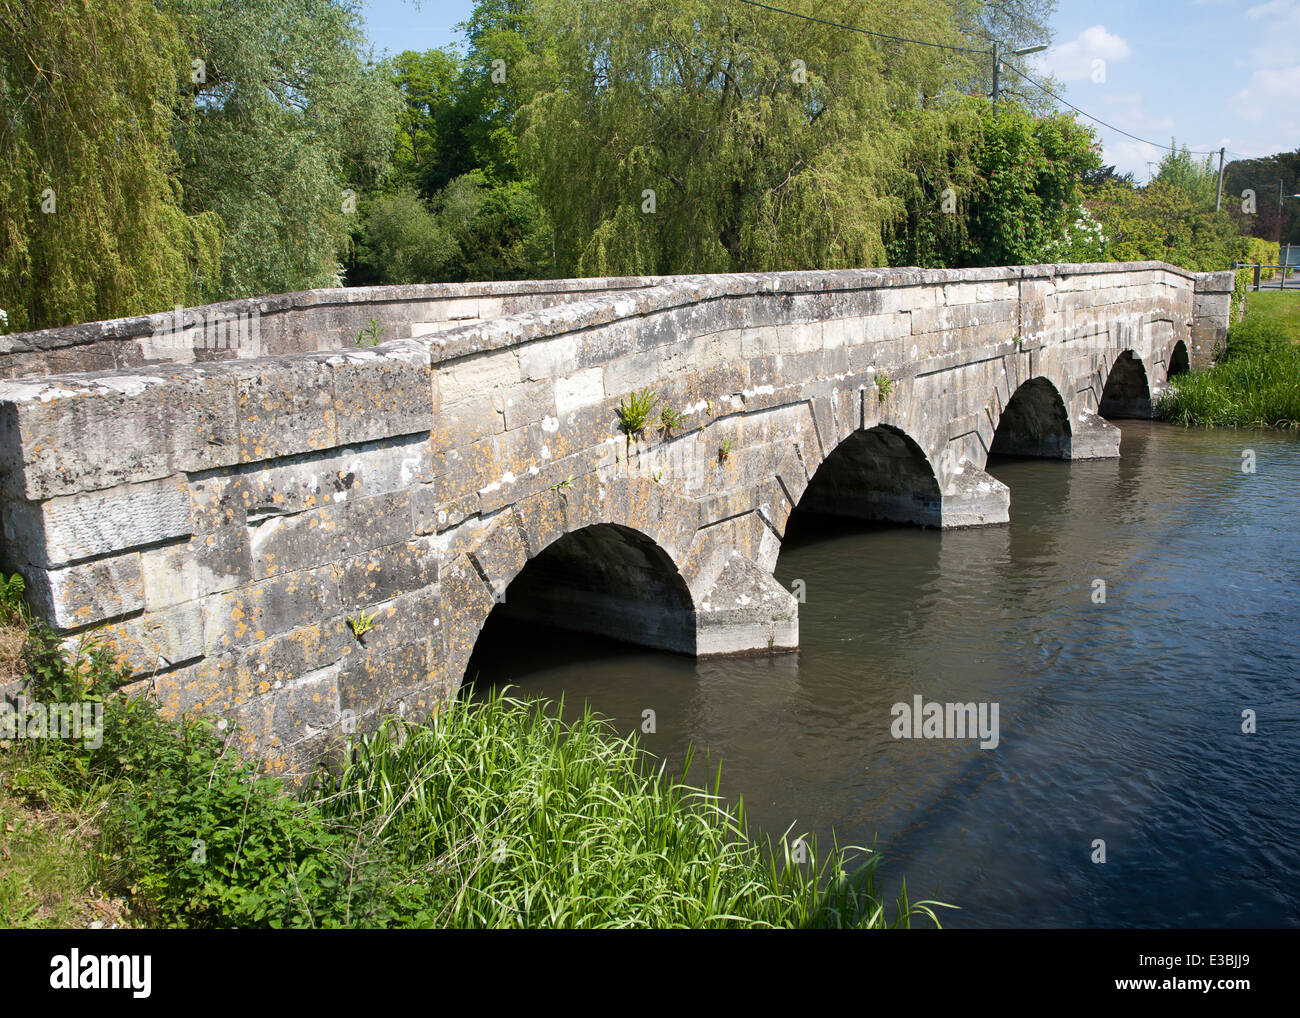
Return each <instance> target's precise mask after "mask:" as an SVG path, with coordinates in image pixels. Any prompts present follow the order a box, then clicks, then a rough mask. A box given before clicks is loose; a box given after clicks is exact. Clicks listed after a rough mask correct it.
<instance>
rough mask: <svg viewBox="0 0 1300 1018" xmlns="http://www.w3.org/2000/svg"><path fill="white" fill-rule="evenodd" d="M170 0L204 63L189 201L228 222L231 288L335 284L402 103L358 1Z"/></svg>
mask: <svg viewBox="0 0 1300 1018" xmlns="http://www.w3.org/2000/svg"><path fill="white" fill-rule="evenodd" d="M157 2H158V3H159V5H160V6H161V7H162V8H164V9H165V10H166V11H167V12H168V13H170V14H171V15H172V16H173V17H174V18H175V19H176V20H177V22H178V24H179V26H180V28H181V31H182V37H183V39H184V45H185V47H186V55H187V58H186V61H185V62H186V69H187V71H189V70H190V68H191V67H192V68H193V70H192V71H191V72H190V75H189V82H188V84H189V88H188V90H187V93H186V95H185V96H184V98H183V101H182V102H180V103H179V104H178V107H177V131H176V145H177V148H178V149H179V152H180V155H181V159H182V163H183V167H184V169H183V173H184V181H185V200H186V207H187V208H188V209H190V210H192V211H197V210H211V211H214V212H216V213H218V214H219V215H220V216H221V219H222V222H223V223H224V224H225V236H224V248H223V252H222V259H221V284H220V295H221V296H222V297H225V298H230V297H241V296H248V295H254V294H260V293H276V292H281V291H285V290H300V289H305V288H309V287H317V286H328V285H330V284H331V281H332V280H333V279H334V278H335V276H336V273H337V271H338V266H339V263H340V262H341V261H342V259H343V252H344V251H345V249H346V247H347V243H348V228H349V226H350V223H351V218H350V217H351V215H352V213H353V212H354V211H355V203H354V199H355V198H356V197H357V196H358V195H359V194H360V193H361V192H363V191H364V189H365V188H367V187H368V186H370V185H372V184H374V183H375V182H376V181H377V180H378V178H379V177H380V176H381V174H382V172H383V170H384V169H385V167H386V166H387V163H388V159H389V153H390V152H391V149H392V145H393V140H394V137H395V128H396V124H397V117H398V112H399V109H400V100H399V97H398V95H397V91H396V88H395V86H394V85H393V82H392V80H391V75H390V72H389V71H388V69H387V68H383V67H380V66H376V65H374V64H373V63H371V62H369V61H368V60H367V59H366V57H365V55H364V53H363V48H364V47H365V45H366V43H365V36H364V32H363V28H362V24H361V20H360V15H359V9H358V6H357V4H356V3H353V2H350V0H279V2H271V0H246V2H242V3H235V4H232V3H228V2H224V0H157ZM349 191H350V192H351V193H350V194H348V193H346V192H349Z"/></svg>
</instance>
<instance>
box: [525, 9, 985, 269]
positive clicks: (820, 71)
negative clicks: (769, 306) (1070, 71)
mask: <svg viewBox="0 0 1300 1018" xmlns="http://www.w3.org/2000/svg"><path fill="white" fill-rule="evenodd" d="M790 6H791V7H793V8H796V9H799V10H803V11H805V12H806V13H810V14H813V13H815V14H816V15H818V16H819V17H821V18H824V19H827V20H831V21H840V22H844V23H849V24H854V25H858V26H861V27H865V28H872V29H877V30H880V31H889V32H898V31H899V29H900V26H902V25H906V27H907V31H908V34H910V35H913V36H918V37H923V38H927V39H932V40H936V41H945V40H946V41H952V42H957V43H960V42H963V41H964V37H963V36H961V34H960V33H959V32H958V30H957V28H956V27H955V25H954V23H953V20H952V18H951V12H950V10H949V9H948V8H946V7H943V6H935V5H931V4H926V3H921V2H917V0H903V2H901V3H892V4H889V5H885V4H883V3H877V2H874V0H833V2H825V3H821V4H817V5H814V4H811V3H795V2H794V0H791V3H790ZM531 11H532V15H533V17H534V19H535V25H536V28H537V31H538V32H539V33H540V34H542V35H544V36H545V37H547V38H549V39H552V40H553V43H552V44H550V45H549V46H548V47H546V48H545V49H535V50H533V51H530V52H528V53H527V54H526V56H525V57H524V58H523V60H522V65H523V66H522V67H521V68H520V75H521V82H522V86H523V89H524V95H525V97H526V98H527V100H528V101H527V103H526V105H525V106H524V107H523V108H522V109H521V111H520V120H521V124H520V127H521V137H520V156H521V160H522V162H523V165H524V167H525V169H526V170H527V171H528V172H530V173H532V174H535V176H536V180H537V186H538V191H539V194H540V195H541V197H542V200H543V203H544V205H545V207H546V208H547V210H548V212H549V214H550V216H551V218H552V221H553V223H554V228H555V245H556V252H557V263H558V264H557V271H560V272H566V273H567V272H577V273H583V274H606V273H671V272H685V271H689V272H708V271H733V270H763V269H769V270H771V269H793V268H810V267H814V266H816V267H824V268H834V267H841V266H852V265H872V264H880V263H881V262H882V261H884V259H885V248H884V242H883V239H882V229H883V227H884V226H885V225H886V224H887V223H889V222H891V221H892V220H894V219H895V218H896V217H898V216H899V215H901V214H902V212H903V204H902V201H901V200H900V199H899V198H898V196H897V195H896V194H895V193H894V191H893V189H892V186H891V185H892V183H893V182H894V181H895V179H896V176H897V173H898V170H899V167H900V165H901V163H900V159H901V152H902V149H903V145H902V141H903V135H904V130H905V129H904V125H903V124H902V123H901V122H900V117H899V114H900V113H901V112H902V111H905V110H909V109H915V108H918V107H920V108H926V107H931V106H937V105H939V104H940V101H941V100H940V97H941V94H942V93H943V91H944V89H945V85H946V83H947V82H949V81H950V80H952V78H953V76H954V75H955V74H966V73H969V71H970V68H969V65H968V64H966V63H965V62H964V58H963V57H962V55H961V54H957V53H953V52H951V51H946V50H940V49H934V48H930V47H917V46H904V45H900V44H897V43H890V42H887V41H881V40H877V39H872V38H870V37H867V36H864V35H862V34H860V33H854V32H846V31H843V30H841V29H837V28H834V27H830V26H827V25H823V24H817V23H811V22H808V21H803V20H797V19H794V18H790V17H788V16H785V15H781V14H777V13H773V12H771V11H765V10H761V9H756V8H754V7H751V6H747V5H742V4H739V3H737V2H735V0H724V2H705V0H689V2H683V3H677V4H672V5H667V4H664V3H662V2H659V0H631V2H629V3H625V4H618V5H613V4H603V3H593V2H587V0H535V2H534V3H533V4H532V5H531Z"/></svg>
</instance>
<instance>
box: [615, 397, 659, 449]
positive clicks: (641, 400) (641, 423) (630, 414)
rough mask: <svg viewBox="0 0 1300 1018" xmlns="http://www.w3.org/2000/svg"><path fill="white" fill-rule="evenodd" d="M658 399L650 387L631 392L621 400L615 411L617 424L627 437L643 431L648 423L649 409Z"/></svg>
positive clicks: (652, 407) (651, 408) (633, 436)
mask: <svg viewBox="0 0 1300 1018" xmlns="http://www.w3.org/2000/svg"><path fill="white" fill-rule="evenodd" d="M658 401H659V397H658V396H657V395H656V394H655V393H654V392H653V391H652V390H650V389H642V390H641V391H640V392H634V393H631V394H630V395H629V396H628V397H627V398H626V399H624V400H622V401H621V402H620V403H619V405H618V409H617V410H616V411H615V413H617V414H618V426H619V427H620V428H622V429H623V433H624V434H625V435H627V436H628V437H629V438H635V437H636V436H637V435H639V434H641V432H643V431H645V428H646V425H647V424H649V423H650V411H651V410H653V409H654V405H655V404H656V403H657V402H658Z"/></svg>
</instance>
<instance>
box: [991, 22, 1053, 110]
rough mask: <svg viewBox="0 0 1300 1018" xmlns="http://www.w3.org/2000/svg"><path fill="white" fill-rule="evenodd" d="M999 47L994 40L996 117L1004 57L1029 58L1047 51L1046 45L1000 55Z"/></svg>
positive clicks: (994, 100) (994, 106)
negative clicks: (999, 73) (999, 75)
mask: <svg viewBox="0 0 1300 1018" xmlns="http://www.w3.org/2000/svg"><path fill="white" fill-rule="evenodd" d="M998 45H999V44H998V41H997V40H996V39H994V40H993V113H994V115H995V116H996V114H997V112H998V72H999V71H1000V70H1001V67H1002V57H1003V56H1010V57H1023V56H1028V55H1029V54H1030V53H1041V52H1042V51H1043V50H1045V49H1047V46H1046V45H1043V46H1029V47H1027V48H1025V49H1013V50H1012V51H1011V52H1010V53H1005V54H999V53H998Z"/></svg>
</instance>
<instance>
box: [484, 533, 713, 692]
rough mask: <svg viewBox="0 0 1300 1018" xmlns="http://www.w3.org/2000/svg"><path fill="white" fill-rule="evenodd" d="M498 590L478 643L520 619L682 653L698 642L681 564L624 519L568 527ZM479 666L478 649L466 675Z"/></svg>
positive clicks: (692, 650)
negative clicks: (504, 586) (475, 664)
mask: <svg viewBox="0 0 1300 1018" xmlns="http://www.w3.org/2000/svg"><path fill="white" fill-rule="evenodd" d="M494 594H495V598H494V601H495V603H494V605H493V607H492V609H491V611H490V612H489V613H488V616H487V617H486V618H485V619H484V621H483V625H482V628H481V629H480V632H479V635H478V637H476V639H475V646H476V647H477V646H478V644H479V643H480V641H481V640H482V639H486V638H490V634H491V633H492V631H493V627H494V626H497V627H500V626H501V625H502V624H503V623H508V622H512V621H513V622H527V623H533V624H537V625H544V626H548V627H551V628H554V629H561V630H569V631H573V632H581V633H594V634H596V635H599V636H606V637H610V638H612V639H616V640H620V641H622V642H624V643H632V644H637V645H640V646H645V647H653V648H656V649H659V650H670V651H676V652H678V653H683V654H693V653H694V652H695V649H696V641H695V629H696V619H695V604H694V599H693V598H692V596H691V592H690V589H689V587H688V586H687V584H686V580H685V578H684V577H683V576H682V574H681V572H680V571H679V569H678V568H677V564H676V563H675V562H673V560H672V558H671V557H670V556H669V555H668V553H667V552H666V551H665V550H664V549H663V548H661V547H660V546H659V545H658V544H657V543H656V542H655V541H654V540H653V539H652V538H650V537H649V536H647V535H646V534H644V533H642V532H641V531H639V530H636V529H634V528H632V527H628V526H625V525H623V524H618V523H593V524H589V525H587V526H583V527H580V528H578V529H577V530H571V531H569V532H567V533H566V534H564V535H563V536H561V537H560V538H558V539H557V540H555V541H553V542H551V543H550V544H549V545H547V546H546V547H545V548H544V549H542V550H541V551H539V552H538V553H537V554H536V555H533V556H532V557H531V558H530V559H529V560H528V561H527V563H526V564H525V565H524V566H523V568H522V569H520V570H519V572H518V573H517V574H516V576H515V578H514V579H513V580H512V581H511V582H510V584H509V585H508V586H507V587H506V588H505V589H504V590H499V591H495V592H494ZM472 671H473V655H472V654H471V656H470V659H469V660H468V661H467V662H466V673H465V677H467V678H468V677H471V676H470V673H471V672H472Z"/></svg>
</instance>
